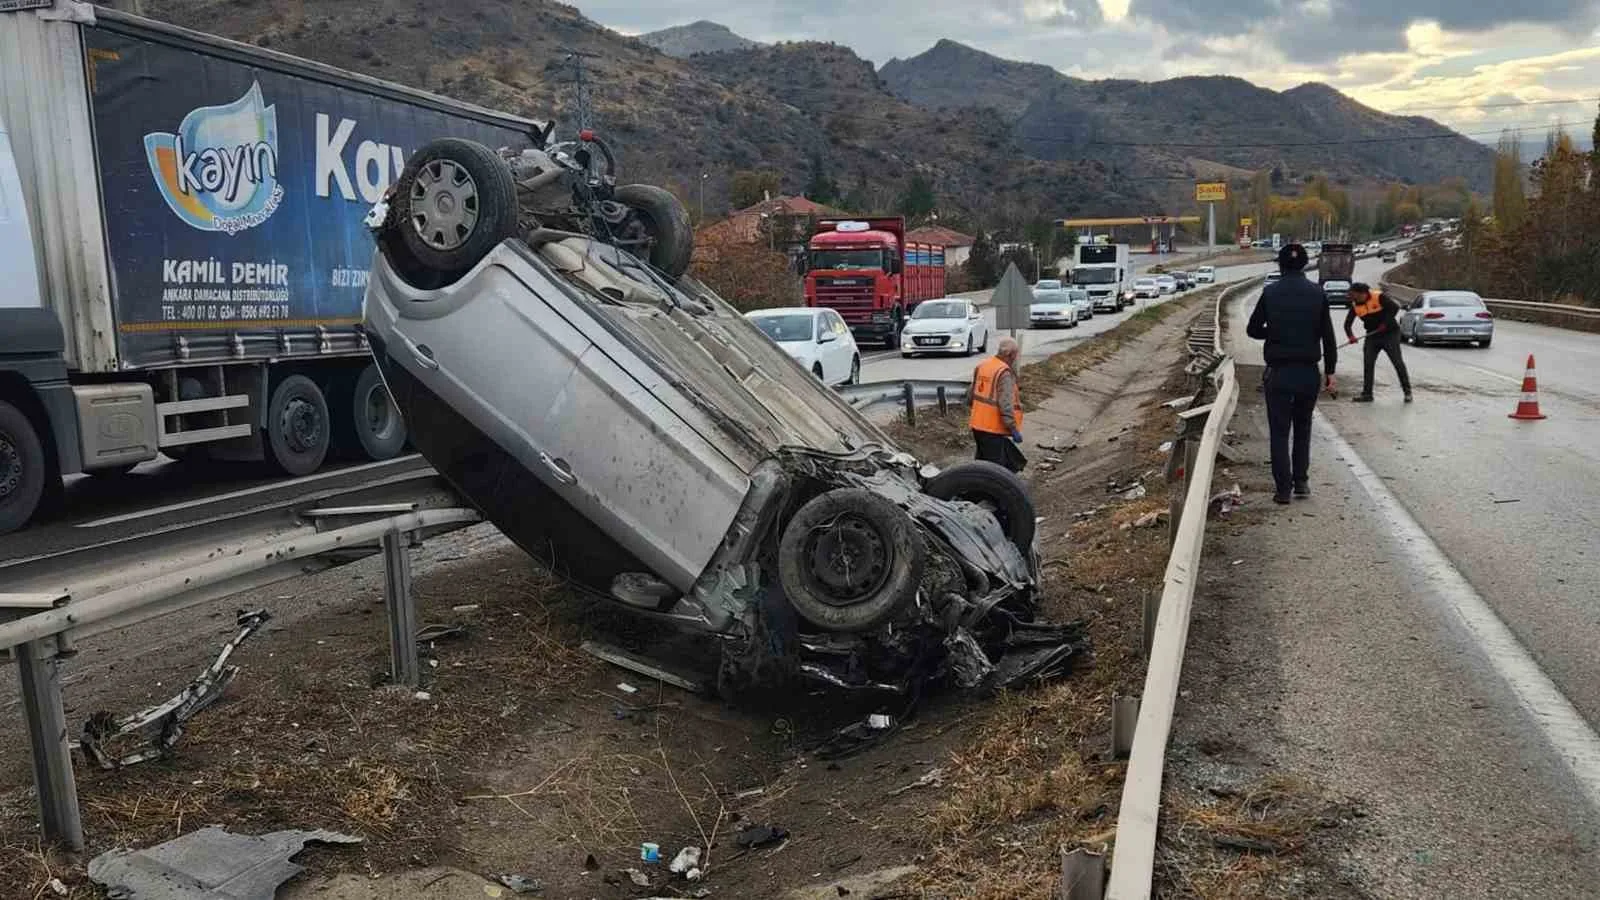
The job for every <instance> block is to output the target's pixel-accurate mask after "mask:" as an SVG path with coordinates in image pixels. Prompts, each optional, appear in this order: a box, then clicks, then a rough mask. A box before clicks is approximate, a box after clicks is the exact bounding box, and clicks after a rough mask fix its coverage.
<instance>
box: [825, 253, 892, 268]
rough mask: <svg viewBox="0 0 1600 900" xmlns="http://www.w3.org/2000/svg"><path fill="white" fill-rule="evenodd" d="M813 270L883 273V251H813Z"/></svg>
mask: <svg viewBox="0 0 1600 900" xmlns="http://www.w3.org/2000/svg"><path fill="white" fill-rule="evenodd" d="M811 268H813V269H833V270H849V271H867V270H872V271H879V272H881V271H883V251H882V250H813V251H811Z"/></svg>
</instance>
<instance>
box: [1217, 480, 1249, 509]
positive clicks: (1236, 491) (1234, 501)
mask: <svg viewBox="0 0 1600 900" xmlns="http://www.w3.org/2000/svg"><path fill="white" fill-rule="evenodd" d="M1211 505H1212V506H1215V507H1216V508H1217V513H1218V514H1219V515H1224V516H1225V515H1227V514H1228V513H1231V512H1233V511H1234V510H1235V509H1237V508H1239V507H1241V506H1243V505H1244V491H1243V490H1242V489H1240V487H1239V486H1238V485H1237V484H1236V485H1234V486H1233V487H1231V488H1229V489H1227V490H1225V491H1222V492H1220V493H1217V494H1214V495H1212V497H1211Z"/></svg>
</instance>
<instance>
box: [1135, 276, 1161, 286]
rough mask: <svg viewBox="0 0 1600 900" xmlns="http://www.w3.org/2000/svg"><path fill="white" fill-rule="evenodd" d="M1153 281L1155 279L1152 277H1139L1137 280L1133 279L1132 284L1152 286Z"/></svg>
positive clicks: (1154, 281) (1153, 284)
mask: <svg viewBox="0 0 1600 900" xmlns="http://www.w3.org/2000/svg"><path fill="white" fill-rule="evenodd" d="M1155 283H1156V280H1155V279H1154V278H1141V279H1139V280H1138V281H1135V282H1134V285H1135V286H1136V287H1154V286H1155Z"/></svg>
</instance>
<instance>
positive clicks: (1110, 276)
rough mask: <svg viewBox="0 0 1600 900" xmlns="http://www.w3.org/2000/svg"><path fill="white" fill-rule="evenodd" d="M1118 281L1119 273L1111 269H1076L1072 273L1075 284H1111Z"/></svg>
mask: <svg viewBox="0 0 1600 900" xmlns="http://www.w3.org/2000/svg"><path fill="white" fill-rule="evenodd" d="M1116 280H1117V273H1116V272H1115V271H1113V270H1111V269H1074V270H1073V272H1072V283H1073V284H1111V283H1112V282H1114V281H1116Z"/></svg>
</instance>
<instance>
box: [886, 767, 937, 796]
mask: <svg viewBox="0 0 1600 900" xmlns="http://www.w3.org/2000/svg"><path fill="white" fill-rule="evenodd" d="M920 787H944V770H943V769H941V768H938V767H935V768H932V769H929V770H928V774H926V775H924V776H922V777H921V778H918V779H917V780H916V781H913V782H911V783H910V784H906V785H901V786H900V787H897V788H895V789H894V790H892V791H890V792H889V796H891V797H898V796H900V795H901V794H904V793H905V792H906V791H912V790H916V789H917V788H920Z"/></svg>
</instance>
